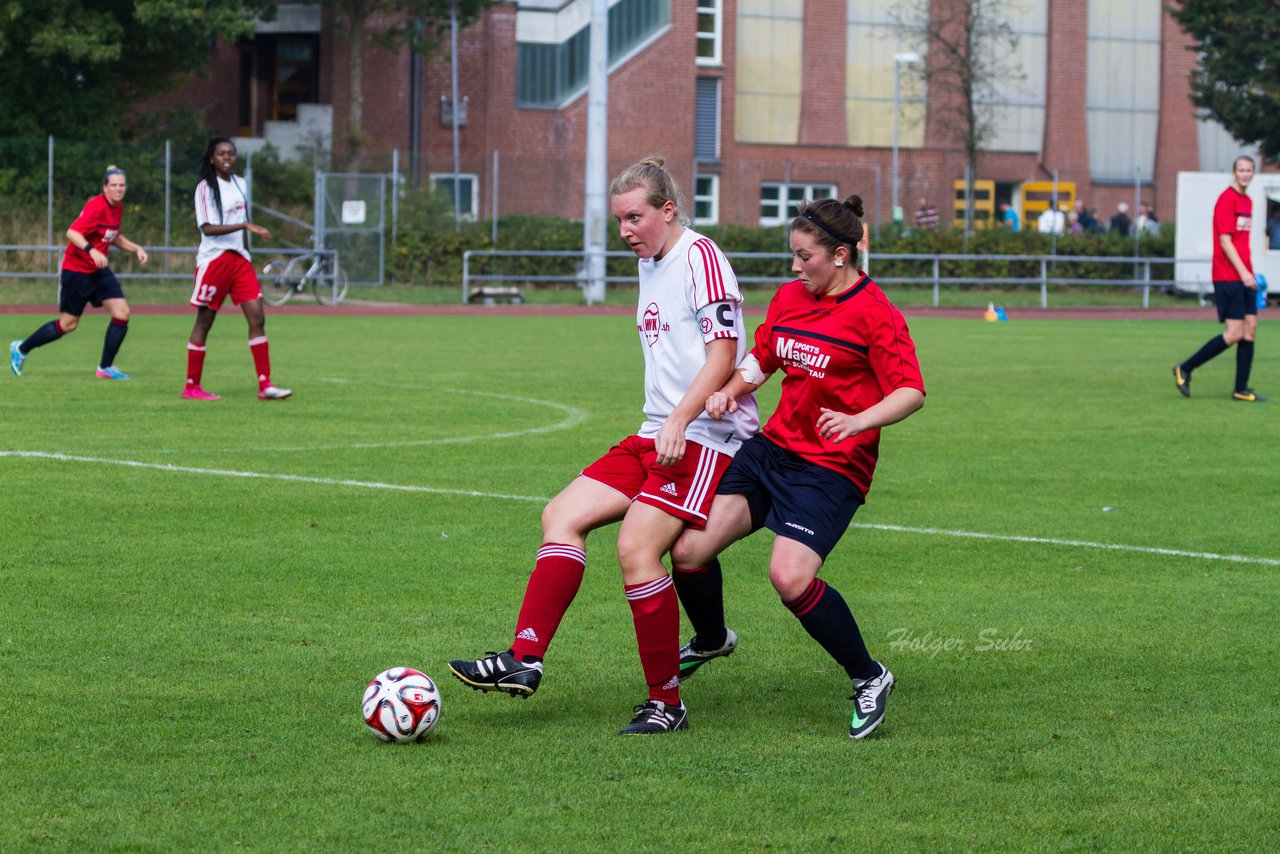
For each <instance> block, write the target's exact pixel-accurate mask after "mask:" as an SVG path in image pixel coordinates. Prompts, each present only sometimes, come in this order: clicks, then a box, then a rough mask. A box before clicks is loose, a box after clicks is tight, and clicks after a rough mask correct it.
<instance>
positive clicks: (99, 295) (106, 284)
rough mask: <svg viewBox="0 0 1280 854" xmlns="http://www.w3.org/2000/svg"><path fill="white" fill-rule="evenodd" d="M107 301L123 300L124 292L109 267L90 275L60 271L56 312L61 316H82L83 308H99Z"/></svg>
mask: <svg viewBox="0 0 1280 854" xmlns="http://www.w3.org/2000/svg"><path fill="white" fill-rule="evenodd" d="M108 299H124V291H123V290H121V289H120V283H119V282H118V281H116V274H115V273H113V272H111V268H110V267H103V268H102V269H101V270H95V271H94V272H92V273H76V272H74V271H72V270H63V271H62V282H61V284H60V285H59V286H58V310H59V311H61V312H62V313H63V314H74V315H75V316H76V317H79V316H80V315H82V314H84V307H85V306H86V305H92V306H93V307H94V308H101V307H102V301H103V300H108Z"/></svg>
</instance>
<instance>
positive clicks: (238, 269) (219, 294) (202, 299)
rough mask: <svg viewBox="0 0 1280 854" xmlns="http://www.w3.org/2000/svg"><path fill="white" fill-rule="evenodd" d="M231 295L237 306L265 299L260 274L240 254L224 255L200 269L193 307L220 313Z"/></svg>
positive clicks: (192, 299)
mask: <svg viewBox="0 0 1280 854" xmlns="http://www.w3.org/2000/svg"><path fill="white" fill-rule="evenodd" d="M228 294H230V295H231V302H232V303H233V304H235V305H240V303H242V302H249V301H250V300H255V299H261V298H262V285H261V284H259V283H258V274H257V273H256V272H254V269H253V265H252V264H250V263H249V261H248V260H247V259H246V258H245V257H244V256H243V255H241V254H240V253H239V252H229V251H228V252H223V253H222V254H221V255H219V256H218V257H217V258H214V259H213V260H212V261H210V262H209V263H208V264H205V265H204V266H203V267H197V268H196V287H195V290H193V291H192V292H191V304H192V305H194V306H200V307H203V308H211V309H213V310H214V311H217V310H218V309H220V308H222V301H223V300H225V299H226V298H227V295H228Z"/></svg>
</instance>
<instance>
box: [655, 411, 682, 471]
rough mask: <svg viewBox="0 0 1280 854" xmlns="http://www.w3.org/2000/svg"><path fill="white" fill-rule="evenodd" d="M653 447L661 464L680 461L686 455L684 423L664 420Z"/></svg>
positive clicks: (666, 464)
mask: <svg viewBox="0 0 1280 854" xmlns="http://www.w3.org/2000/svg"><path fill="white" fill-rule="evenodd" d="M653 449H654V450H655V451H656V452H657V454H658V465H660V466H669V465H673V464H674V463H678V462H680V460H681V458H682V457H684V425H682V424H676V423H674V422H673V421H672V420H671V419H667V420H666V421H664V422H663V424H662V426H661V427H659V428H658V435H657V437H656V438H654V440H653Z"/></svg>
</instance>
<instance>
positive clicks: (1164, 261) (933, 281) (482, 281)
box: [462, 249, 1210, 308]
mask: <svg viewBox="0 0 1280 854" xmlns="http://www.w3.org/2000/svg"><path fill="white" fill-rule="evenodd" d="M606 256H607V257H608V258H634V257H635V256H634V255H633V254H632V253H630V252H608V253H606ZM725 256H726V257H727V258H728V259H729V260H730V262H734V261H737V260H759V259H776V260H777V261H778V262H779V263H778V273H777V275H771V276H759V275H740V276H738V277H737V278H738V281H739V282H740V283H742V284H745V285H777V284H780V283H782V282H784V281H787V280H788V279H789V277H790V276H789V270H790V262H791V255H790V254H788V253H785V252H726V253H725ZM537 257H545V258H564V259H567V261H568V262H570V263H566V268H569V269H566V272H564V273H563V274H557V273H543V274H538V275H529V274H526V273H522V272H476V271H475V270H474V264H473V262H474V261H476V260H479V259H486V258H494V259H502V258H520V259H529V258H537ZM584 258H585V256H584V254H583V253H582V252H569V251H541V252H519V251H512V250H475V249H473V250H468V251H466V252H464V253H463V255H462V301H463V302H464V303H472V302H507V301H510V302H522V301H523V293H522V290H521V289H522V288H523V287H530V286H537V285H539V284H552V283H556V284H576V285H577V286H578V287H583V286H584V285H585V273H584V270H585V263H584ZM1179 260H1182V261H1187V260H1191V261H1204V260H1207V259H1199V258H1193V259H1177V258H1147V257H1138V258H1120V257H1112V256H1087V255H955V254H931V255H930V254H915V255H906V254H889V253H885V254H872V255H871V256H870V257H868V258H866V259H865V262H866V263H865V268H866V269H867V272H869V273H870V272H872V267H873V266H874V265H875V264H876V263H877V262H880V261H901V262H908V263H911V264H918V265H919V266H920V267H921V269H922V271H927V272H924V273H922V274H921V275H917V276H899V275H893V276H885V277H881V276H876V277H875V280H876V282H877V283H878V284H881V285H921V286H928V287H930V288H932V291H933V305H935V306H937V305H940V304H941V294H942V289H943V288H944V287H956V288H959V287H973V286H977V287H987V286H989V287H1007V286H1022V287H1038V288H1039V290H1040V306H1041V307H1042V308H1048V307H1049V291H1050V288H1056V287H1111V288H1129V289H1132V290H1134V291H1135V292H1139V293H1140V294H1141V298H1142V307H1143V308H1148V307H1149V306H1150V300H1151V291H1152V289H1153V288H1154V289H1156V290H1162V289H1169V290H1171V289H1175V288H1176V289H1178V290H1179V291H1181V292H1183V293H1191V294H1196V295H1197V296H1198V297H1199V298H1200V299H1201V300H1202V301H1203V300H1204V298H1205V295H1206V294H1207V293H1208V292H1209V288H1210V286H1209V285H1208V284H1207V283H1205V282H1178V281H1176V280H1175V279H1174V278H1172V274H1173V269H1174V267H1173V265H1175V264H1177V263H1178V261H1179ZM948 262H951V263H953V264H961V263H969V264H981V263H984V262H986V263H995V264H1009V263H1025V264H1032V265H1038V269H1039V274H1038V275H1034V276H974V275H950V274H946V275H944V269H943V268H944V265H946V264H948ZM1063 262H1083V263H1089V264H1094V263H1096V264H1111V265H1123V266H1127V267H1130V268H1132V274H1131V275H1130V276H1117V277H1112V278H1078V277H1069V276H1060V275H1055V274H1054V271H1053V268H1054V267H1055V266H1056V265H1057V264H1059V263H1063ZM1153 268H1154V269H1158V270H1160V271H1161V272H1165V271H1166V270H1167V271H1168V274H1169V277H1164V276H1160V277H1156V276H1153V275H1152V271H1153ZM605 281H606V282H607V283H608V282H612V283H622V282H625V283H633V282H635V276H634V275H625V276H622V275H611V276H606V277H605Z"/></svg>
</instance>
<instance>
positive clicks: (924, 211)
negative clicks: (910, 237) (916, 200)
mask: <svg viewBox="0 0 1280 854" xmlns="http://www.w3.org/2000/svg"><path fill="white" fill-rule="evenodd" d="M915 223H916V228H926V229H928V230H929V231H936V230H937V228H938V209H937V208H936V207H934V206H933V205H931V204H929V200H928V199H926V198H924V197H923V196H921V197H920V207H918V208H916V215H915Z"/></svg>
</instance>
